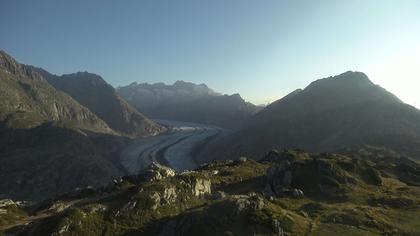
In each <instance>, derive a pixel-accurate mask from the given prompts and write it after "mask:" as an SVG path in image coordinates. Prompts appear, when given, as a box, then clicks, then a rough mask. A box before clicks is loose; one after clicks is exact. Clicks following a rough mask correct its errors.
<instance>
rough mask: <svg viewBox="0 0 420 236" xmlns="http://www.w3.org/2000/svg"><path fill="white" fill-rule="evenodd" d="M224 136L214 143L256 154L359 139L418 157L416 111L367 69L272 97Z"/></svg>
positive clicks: (419, 119)
mask: <svg viewBox="0 0 420 236" xmlns="http://www.w3.org/2000/svg"><path fill="white" fill-rule="evenodd" d="M223 142H224V143H222V144H220V143H219V144H218V145H217V148H215V149H217V150H230V152H232V153H235V154H236V155H239V154H251V155H254V156H255V157H256V158H258V157H259V156H261V155H262V154H263V153H264V152H266V151H267V150H269V149H271V148H278V149H282V148H305V149H309V150H312V151H331V150H340V149H348V148H356V147H359V146H363V145H372V146H381V147H386V148H389V149H392V150H395V151H398V152H400V153H403V154H406V155H410V156H413V157H420V111H419V110H417V109H416V108H414V107H412V106H410V105H407V104H404V103H403V102H401V101H400V100H399V99H398V98H397V97H395V96H394V95H393V94H391V93H389V92H388V91H386V90H385V89H383V88H381V87H380V86H377V85H375V84H373V83H372V82H371V81H370V80H369V79H368V77H367V76H366V75H365V74H363V73H360V72H346V73H344V74H341V75H338V76H334V77H329V78H326V79H321V80H318V81H315V82H313V83H311V84H310V85H309V86H308V87H307V88H305V89H304V90H296V91H295V92H293V93H291V94H290V95H288V96H286V97H285V98H283V99H280V100H278V101H276V102H274V103H273V104H271V105H270V106H268V107H266V108H265V109H264V110H262V111H261V112H260V113H259V114H257V115H256V116H255V117H254V118H253V119H252V120H251V121H250V122H248V123H247V125H246V126H245V128H243V129H242V130H241V131H239V132H237V133H236V134H234V135H233V136H231V137H229V139H227V140H224V141H223ZM216 153H217V155H215V156H218V157H219V158H220V157H221V156H223V154H222V153H221V154H220V155H219V152H217V151H216Z"/></svg>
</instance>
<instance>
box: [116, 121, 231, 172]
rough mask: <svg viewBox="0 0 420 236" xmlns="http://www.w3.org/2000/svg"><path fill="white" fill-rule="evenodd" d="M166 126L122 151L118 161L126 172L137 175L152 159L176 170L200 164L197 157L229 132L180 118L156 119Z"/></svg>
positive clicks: (193, 167) (188, 168) (195, 166)
mask: <svg viewBox="0 0 420 236" xmlns="http://www.w3.org/2000/svg"><path fill="white" fill-rule="evenodd" d="M156 123H159V124H162V125H163V126H166V127H168V128H169V131H168V132H167V133H164V134H161V135H158V136H152V137H148V138H142V139H137V140H135V141H133V142H132V143H131V144H130V145H128V146H127V147H126V148H125V149H124V150H123V151H122V153H121V164H122V166H123V167H124V168H125V169H126V170H127V172H128V173H129V174H138V173H139V172H141V171H142V170H144V169H145V168H147V167H148V166H149V165H150V164H151V163H152V162H158V163H160V164H163V165H167V166H170V167H171V168H173V169H175V170H176V171H184V170H193V169H195V168H197V167H198V166H199V162H198V161H197V160H196V158H195V157H196V156H197V155H198V154H199V152H200V150H201V149H202V148H203V147H204V146H206V145H207V144H208V143H209V142H213V141H215V140H217V139H219V138H220V137H222V136H225V135H227V134H229V133H230V132H231V131H230V130H228V129H224V128H220V127H217V126H211V125H203V124H195V123H188V122H179V121H167V120H156Z"/></svg>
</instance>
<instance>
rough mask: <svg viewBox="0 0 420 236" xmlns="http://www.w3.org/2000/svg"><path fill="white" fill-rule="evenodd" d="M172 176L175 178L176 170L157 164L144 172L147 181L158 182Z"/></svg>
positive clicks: (151, 165)
mask: <svg viewBox="0 0 420 236" xmlns="http://www.w3.org/2000/svg"><path fill="white" fill-rule="evenodd" d="M172 176H175V170H173V169H171V168H169V167H166V166H163V165H161V164H159V163H156V162H153V163H152V164H150V166H149V167H148V168H147V169H146V170H145V172H144V177H145V178H146V180H147V181H157V180H161V179H164V178H168V177H172Z"/></svg>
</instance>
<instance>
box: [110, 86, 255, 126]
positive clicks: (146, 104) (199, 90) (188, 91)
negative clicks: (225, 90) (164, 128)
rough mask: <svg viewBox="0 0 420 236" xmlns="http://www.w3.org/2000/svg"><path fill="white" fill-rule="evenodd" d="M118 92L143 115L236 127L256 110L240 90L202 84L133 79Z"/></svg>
mask: <svg viewBox="0 0 420 236" xmlns="http://www.w3.org/2000/svg"><path fill="white" fill-rule="evenodd" d="M118 93H119V94H120V95H121V97H123V98H124V99H126V100H127V101H128V102H129V103H130V104H132V105H133V106H134V107H136V108H137V109H139V110H141V111H142V112H144V114H145V115H147V116H149V117H153V118H158V119H166V120H179V121H186V122H195V123H206V124H213V125H218V126H223V127H228V128H237V127H239V126H240V125H241V124H243V123H244V122H245V121H247V120H248V118H250V117H251V116H252V115H253V114H255V113H256V112H258V110H259V107H257V106H254V105H253V104H251V103H247V102H245V101H244V100H243V99H242V98H241V97H240V96H239V94H234V95H221V94H219V93H216V92H214V91H213V90H211V89H209V88H208V87H207V86H206V85H205V84H193V83H188V82H184V81H177V82H175V83H174V84H173V85H165V84H163V83H157V84H146V83H144V84H137V83H132V84H130V85H128V86H125V87H120V88H118Z"/></svg>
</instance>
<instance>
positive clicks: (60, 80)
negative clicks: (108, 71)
mask: <svg viewBox="0 0 420 236" xmlns="http://www.w3.org/2000/svg"><path fill="white" fill-rule="evenodd" d="M37 70H38V71H40V73H41V74H42V75H43V76H44V77H45V78H46V79H47V81H48V82H49V83H50V84H51V85H52V86H54V87H55V88H56V89H59V90H61V91H64V92H65V93H67V94H69V95H70V96H72V97H73V98H74V99H75V100H77V101H78V102H79V103H80V104H82V105H83V106H85V107H87V108H89V109H90V110H91V111H92V112H94V113H95V114H96V115H97V116H98V117H100V118H101V119H102V120H104V121H105V122H106V123H107V124H108V125H109V126H110V127H111V128H112V129H114V130H115V131H117V132H119V133H121V134H123V135H127V136H130V137H143V136H149V135H156V134H158V133H160V132H162V131H163V130H164V128H163V127H161V126H159V125H157V124H155V123H154V122H152V121H150V120H149V119H147V118H146V117H145V116H143V114H141V113H140V112H138V111H137V110H136V109H134V108H133V107H131V106H130V105H129V104H128V103H127V102H126V101H124V100H123V99H122V98H121V97H120V96H119V95H117V93H116V91H115V89H114V88H113V87H112V86H111V85H109V84H108V83H107V82H105V80H103V79H102V77H100V76H99V75H96V74H92V73H88V72H78V73H74V74H68V75H62V76H56V75H52V74H50V73H48V72H46V71H45V70H42V69H37Z"/></svg>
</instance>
